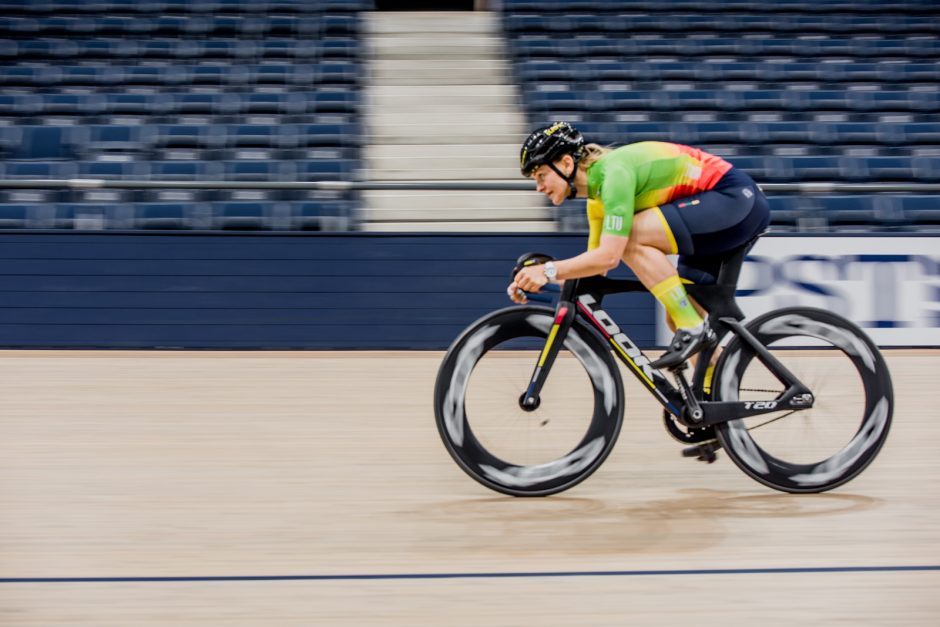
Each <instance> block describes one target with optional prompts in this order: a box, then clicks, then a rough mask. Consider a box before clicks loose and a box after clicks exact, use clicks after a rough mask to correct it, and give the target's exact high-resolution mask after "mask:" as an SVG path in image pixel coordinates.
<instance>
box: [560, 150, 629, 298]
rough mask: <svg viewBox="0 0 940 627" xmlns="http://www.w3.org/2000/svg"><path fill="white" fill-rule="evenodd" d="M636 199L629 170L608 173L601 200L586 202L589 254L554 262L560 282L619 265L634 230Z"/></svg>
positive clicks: (606, 270)
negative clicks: (632, 229)
mask: <svg viewBox="0 0 940 627" xmlns="http://www.w3.org/2000/svg"><path fill="white" fill-rule="evenodd" d="M635 195H636V177H635V175H634V174H633V171H632V170H629V169H626V168H617V169H613V168H611V169H609V170H608V171H607V175H606V177H605V179H604V184H603V187H602V189H601V193H600V199H589V200H588V224H589V226H590V232H589V234H588V250H587V252H584V253H581V254H580V255H578V256H577V257H572V258H570V259H563V260H561V261H557V262H555V267H556V268H558V278H559V279H579V278H582V277H586V276H594V275H595V274H605V273H606V272H608V271H609V270H613V269H614V268H616V267H617V266H618V265H620V261H621V260H622V259H623V253H624V250H626V248H627V240H628V239H629V236H630V230H631V228H632V226H633V209H634V197H635ZM599 209H600V210H601V211H599Z"/></svg>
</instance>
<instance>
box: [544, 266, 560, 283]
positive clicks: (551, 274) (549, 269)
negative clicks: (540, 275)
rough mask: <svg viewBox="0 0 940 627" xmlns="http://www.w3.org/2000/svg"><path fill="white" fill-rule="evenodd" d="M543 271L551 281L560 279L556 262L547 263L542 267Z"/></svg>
mask: <svg viewBox="0 0 940 627" xmlns="http://www.w3.org/2000/svg"><path fill="white" fill-rule="evenodd" d="M542 271H543V272H544V273H545V278H546V279H548V280H549V281H554V280H555V279H556V278H557V277H558V268H556V267H555V262H554V261H546V262H545V265H544V266H542Z"/></svg>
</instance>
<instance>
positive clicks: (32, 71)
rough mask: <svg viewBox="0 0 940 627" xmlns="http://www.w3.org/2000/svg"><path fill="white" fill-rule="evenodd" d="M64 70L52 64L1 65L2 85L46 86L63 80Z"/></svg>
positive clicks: (0, 80) (0, 79)
mask: <svg viewBox="0 0 940 627" xmlns="http://www.w3.org/2000/svg"><path fill="white" fill-rule="evenodd" d="M61 79H62V71H61V70H60V69H59V68H57V67H54V66H50V65H12V66H0V85H3V86H8V85H14V86H20V85H25V86H29V87H46V86H48V85H54V84H57V83H59V82H60V81H61Z"/></svg>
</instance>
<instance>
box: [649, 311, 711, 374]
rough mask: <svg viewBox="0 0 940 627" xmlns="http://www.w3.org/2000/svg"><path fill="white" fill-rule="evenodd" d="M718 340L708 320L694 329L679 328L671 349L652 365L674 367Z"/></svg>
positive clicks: (670, 343)
mask: <svg viewBox="0 0 940 627" xmlns="http://www.w3.org/2000/svg"><path fill="white" fill-rule="evenodd" d="M716 341H717V337H716V336H715V332H714V331H712V330H711V328H710V327H709V326H708V323H707V322H703V323H702V324H700V325H699V326H697V327H695V328H692V329H679V330H678V331H676V334H675V335H674V336H673V338H672V341H671V342H669V349H668V350H667V351H666V352H665V353H663V356H662V357H660V358H659V359H657V360H656V361H654V362H653V363H652V364H650V365H651V366H653V368H657V369H659V368H673V367H675V366H678V365H679V364H681V363H682V362H684V361H685V360H686V359H688V358H689V357H691V356H692V355H694V354H695V353H697V352H699V351H700V350H702V349H703V348H705V347H707V346H711V345H714V344H715V342H716Z"/></svg>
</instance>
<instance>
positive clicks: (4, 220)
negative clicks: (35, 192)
mask: <svg viewBox="0 0 940 627" xmlns="http://www.w3.org/2000/svg"><path fill="white" fill-rule="evenodd" d="M34 208H35V205H34V204H32V203H15V204H14V203H0V229H26V228H29V227H30V226H31V218H30V214H31V212H32V210H33V209H34Z"/></svg>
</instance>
